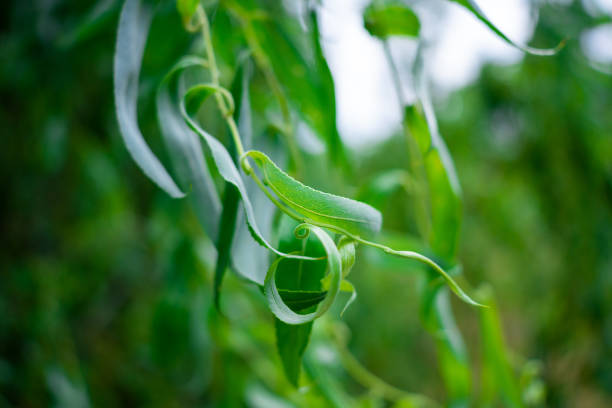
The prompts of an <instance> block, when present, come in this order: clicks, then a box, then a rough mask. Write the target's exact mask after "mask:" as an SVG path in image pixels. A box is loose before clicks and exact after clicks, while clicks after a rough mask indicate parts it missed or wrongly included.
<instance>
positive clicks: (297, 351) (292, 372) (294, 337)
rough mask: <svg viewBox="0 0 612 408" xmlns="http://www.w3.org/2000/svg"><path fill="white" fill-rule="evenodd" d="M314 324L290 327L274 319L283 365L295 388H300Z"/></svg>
mask: <svg viewBox="0 0 612 408" xmlns="http://www.w3.org/2000/svg"><path fill="white" fill-rule="evenodd" d="M312 324H313V322H308V323H304V324H298V325H290V324H287V323H284V322H282V321H280V320H279V319H274V327H275V329H276V346H277V348H278V354H279V355H280V358H281V362H282V363H283V368H284V370H285V375H286V376H287V379H288V380H289V382H290V383H291V384H293V386H294V387H298V386H299V380H300V372H301V371H302V357H303V356H304V352H305V351H306V347H307V346H308V341H309V340H310V332H311V331H312Z"/></svg>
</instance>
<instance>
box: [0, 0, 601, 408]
mask: <svg viewBox="0 0 612 408" xmlns="http://www.w3.org/2000/svg"><path fill="white" fill-rule="evenodd" d="M120 6H121V2H120V1H114V0H101V1H99V2H97V3H96V4H95V5H94V6H93V7H92V5H91V4H88V3H87V2H77V1H69V0H64V1H57V2H39V3H36V4H34V3H32V4H30V3H29V2H17V1H15V2H4V3H3V4H2V5H0V56H1V58H2V63H1V64H0V100H1V101H2V105H1V107H0V129H3V132H4V140H5V143H4V146H3V149H2V150H1V152H0V166H2V171H1V172H0V177H2V185H3V186H5V188H6V192H5V193H4V195H3V198H2V200H0V205H1V210H2V211H1V212H0V214H1V215H0V216H1V217H2V218H1V220H2V221H1V224H0V226H1V228H2V242H3V245H2V249H1V250H0V263H1V264H0V267H1V270H2V281H1V283H0V316H2V318H1V319H0V405H2V406H47V405H55V406H75V407H76V406H139V405H152V406H201V405H204V406H208V405H212V406H232V407H233V406H250V407H274V406H280V407H283V406H293V405H298V406H327V405H332V406H340V407H345V406H349V405H358V406H364V407H370V406H373V407H377V406H386V405H389V402H388V401H387V402H385V399H384V398H382V397H381V396H382V395H388V394H389V390H388V389H383V390H381V388H376V387H370V389H367V388H364V386H363V382H364V381H362V380H363V375H359V374H357V375H355V372H356V370H357V372H358V369H356V368H355V367H354V364H353V365H352V363H351V361H352V360H350V358H351V355H350V354H347V353H343V351H342V350H343V348H342V346H338V350H334V345H333V343H331V342H330V340H329V336H328V334H327V333H329V332H334V333H337V334H338V335H341V336H340V337H342V341H340V342H339V343H340V344H346V347H348V349H350V350H351V351H352V352H353V354H354V355H355V356H356V357H357V359H358V360H359V361H361V364H362V365H363V366H365V367H367V369H368V370H369V371H371V372H372V373H374V374H376V375H378V376H380V377H382V378H384V379H385V380H386V381H387V382H388V383H390V384H393V385H394V386H396V387H398V388H401V389H406V390H412V391H417V392H418V393H419V394H423V395H428V396H431V397H432V398H433V399H435V400H437V401H444V400H445V395H446V394H447V393H448V392H449V390H448V388H447V387H445V386H444V381H443V378H441V374H440V373H439V372H438V370H437V368H436V365H437V363H436V360H437V358H436V350H435V347H434V344H433V342H432V341H431V336H430V335H429V334H428V333H427V331H425V330H424V329H423V325H422V322H420V321H419V308H420V301H419V297H420V296H421V293H420V291H419V290H418V289H417V288H418V285H419V283H422V282H421V279H420V275H418V274H409V275H402V274H398V273H393V271H396V270H397V269H399V268H400V266H398V264H397V262H398V261H397V260H395V259H386V258H384V259H383V258H381V257H380V254H378V253H374V252H372V251H370V250H366V249H364V248H359V249H358V251H357V253H358V256H359V255H362V258H361V259H364V258H365V259H366V261H365V262H356V263H355V266H354V270H353V271H352V272H351V280H352V281H353V284H354V286H355V287H356V288H357V290H358V291H359V301H358V302H355V303H354V304H353V305H352V306H351V308H350V309H349V310H348V311H347V313H346V314H345V315H344V317H343V320H344V322H345V323H346V326H347V327H350V328H351V332H350V334H351V336H350V337H349V336H348V333H347V327H345V326H339V327H337V325H338V324H339V323H333V322H332V321H330V320H323V321H320V322H319V321H317V323H316V324H315V325H314V328H313V333H312V339H311V345H310V346H309V351H308V352H307V353H306V360H305V372H306V374H307V375H308V377H309V378H310V379H311V382H310V383H309V385H308V387H307V388H306V389H297V390H296V389H295V388H294V387H293V386H292V385H291V384H290V382H289V381H288V380H287V379H286V378H285V376H284V374H283V370H282V364H283V363H282V362H281V358H280V357H279V356H278V354H277V350H276V344H275V342H276V339H275V321H274V319H273V317H272V315H271V314H270V313H269V310H268V309H267V305H266V303H265V299H264V296H263V295H262V294H261V292H260V291H259V289H258V288H257V287H255V286H253V285H250V284H245V283H244V282H243V281H242V279H240V278H238V277H237V276H235V275H232V274H228V277H227V279H226V280H225V282H224V286H223V298H222V304H223V306H224V311H225V313H226V315H227V316H226V317H222V316H220V315H218V314H217V313H216V312H215V310H214V308H213V307H212V285H213V273H214V267H215V259H216V258H215V253H214V251H215V250H214V245H213V242H211V239H210V238H208V237H206V235H205V234H204V233H203V231H202V228H201V227H200V225H199V223H198V218H197V216H196V215H195V214H194V211H193V209H192V208H191V207H190V206H189V205H188V202H187V201H186V200H182V201H178V200H172V199H170V198H169V197H167V196H166V195H165V194H164V193H163V192H162V191H161V190H159V189H157V187H156V186H155V185H154V184H153V183H151V182H150V181H149V180H147V179H146V178H145V177H143V175H142V172H141V171H140V170H139V169H138V168H137V167H136V166H135V165H134V164H133V162H132V160H131V158H130V157H129V155H128V153H127V151H126V150H125V147H124V145H123V142H122V140H121V138H120V136H119V133H118V129H117V125H116V118H115V111H114V105H113V95H112V58H113V51H114V40H115V33H116V23H117V19H118V15H119V10H120ZM270 7H272V9H273V10H274V12H277V13H279V14H278V15H282V14H280V13H282V10H280V7H279V6H278V5H275V6H270ZM232 18H235V17H232V16H230V15H229V14H228V13H227V12H226V11H224V10H223V9H220V10H219V11H218V13H217V14H216V17H215V20H214V21H213V40H214V42H215V49H216V50H218V54H219V59H220V64H221V75H222V80H223V81H225V82H226V83H227V82H230V79H231V78H232V74H233V73H232V68H231V67H232V66H234V65H235V62H236V61H234V59H235V55H236V52H235V51H236V50H237V49H239V48H240V47H241V46H243V45H244V41H243V40H242V39H240V38H239V35H238V34H237V33H238V32H239V30H238V27H239V24H237V23H236V22H235V21H233V20H232ZM595 20H596V19H594V18H593V17H590V16H588V15H587V14H586V13H585V12H584V10H583V9H582V8H581V6H580V5H579V4H578V3H575V4H574V3H572V4H571V5H570V6H567V7H559V6H556V7H545V8H543V9H542V12H541V16H540V22H539V25H538V28H537V31H536V38H535V39H534V43H538V44H540V43H542V44H553V43H555V42H556V41H557V40H558V39H559V38H563V37H565V36H570V38H576V37H577V36H578V34H579V33H580V31H581V30H582V29H584V28H585V27H590V26H592V25H594V24H596V23H597V21H595ZM294 23H295V21H293V20H292V19H290V18H289V17H287V16H284V18H279V19H278V20H277V21H274V25H278V26H279V27H282V28H283V30H285V31H283V32H285V33H288V34H287V35H290V34H291V35H292V34H293V33H294V32H295V31H296V30H297V28H296V27H297V26H298V24H294ZM266 24H268V23H266ZM261 25H265V24H263V23H262V24H261ZM276 29H277V28H275V30H276ZM274 32H275V33H276V32H277V31H274ZM221 38H223V39H224V40H222V39H221ZM162 39H163V41H162ZM265 40H266V41H271V42H273V43H274V42H275V41H280V44H281V46H283V47H284V46H286V44H285V42H284V41H283V40H282V39H280V40H279V39H275V38H266V39H265ZM149 41H150V42H151V43H155V44H156V47H155V49H154V50H152V49H150V48H148V49H147V51H146V52H145V59H144V63H143V72H142V75H141V83H140V86H141V96H142V97H141V98H140V106H139V118H140V121H139V123H140V126H141V128H142V130H143V133H144V134H146V135H147V136H148V137H147V141H148V143H150V144H151V146H152V149H153V151H155V152H156V154H158V156H159V157H161V159H162V161H163V162H168V160H167V159H168V158H167V157H166V156H165V153H164V148H163V143H162V140H161V138H160V137H159V130H158V128H157V120H156V119H155V106H154V99H155V98H154V95H155V89H156V87H157V85H158V84H159V82H160V81H161V79H162V77H163V75H165V74H166V72H167V70H168V69H169V67H170V66H171V65H172V64H173V63H174V62H175V61H176V60H177V59H178V58H179V57H180V56H181V55H183V54H184V53H186V52H187V51H188V50H190V49H192V48H193V46H192V44H191V40H190V35H189V34H188V33H186V32H185V31H184V30H183V21H182V20H181V17H180V16H179V15H178V14H177V13H176V11H175V9H174V6H173V5H172V4H170V5H167V4H165V3H164V5H162V6H161V7H160V10H159V11H158V14H157V15H156V17H155V20H154V23H153V26H152V32H151V39H150V40H149ZM224 41H225V43H224ZM222 44H225V47H224V46H223V45H222ZM195 47H196V50H197V49H198V48H197V47H198V46H197V45H196V46H195ZM300 47H302V48H305V49H306V48H307V45H306V44H302V43H300ZM200 50H201V49H200ZM277 51H278V52H279V53H281V52H282V53H283V54H282V55H280V56H278V58H277V59H276V60H275V61H273V62H272V69H273V70H275V72H277V75H279V77H280V79H281V80H283V78H282V76H281V75H280V74H279V69H280V70H281V71H280V72H281V73H282V68H279V67H278V66H275V65H274V64H275V63H276V64H278V60H282V58H283V57H284V56H286V55H287V54H286V53H284V51H282V48H278V49H277ZM290 55H294V54H290ZM295 55H298V54H295ZM314 60H315V61H320V60H318V59H317V58H314ZM290 62H291V61H289V62H286V63H288V64H289V63H290ZM281 67H282V65H281ZM316 67H317V68H316V69H318V70H320V71H318V72H324V71H325V70H327V67H326V66H325V65H321V64H320V63H319V64H318V65H316ZM262 77H263V75H262V74H261V73H259V74H257V75H255V76H254V78H253V79H252V81H253V86H252V89H251V92H252V100H253V102H252V104H253V111H255V112H260V113H261V115H260V116H265V117H269V116H272V117H276V116H282V107H273V108H271V109H268V110H266V108H264V106H267V103H268V102H269V100H270V99H271V96H270V95H269V93H267V92H266V89H267V88H266V87H265V86H263V85H262V83H263V79H262ZM316 78H321V77H320V76H316ZM286 81H289V82H290V81H291V80H290V79H286ZM313 81H314V80H313ZM305 84H308V83H306V82H303V83H301V84H296V87H295V88H292V92H294V94H295V95H296V96H295V98H297V99H298V100H299V101H300V106H298V108H299V109H300V110H301V112H302V114H303V115H304V120H305V121H308V122H309V123H311V126H313V127H315V128H321V129H327V131H328V132H330V133H331V134H332V137H331V139H330V144H329V145H328V150H329V151H330V153H332V155H337V156H340V157H341V156H343V155H344V154H345V153H344V152H343V151H342V148H341V146H340V145H338V144H337V143H338V141H337V140H336V139H335V138H336V136H337V135H336V134H335V133H334V132H335V130H334V129H331V128H333V125H331V124H330V123H329V122H328V121H326V119H327V117H319V116H318V115H317V113H318V110H317V106H321V105H322V106H327V108H326V109H333V107H329V106H333V103H332V102H333V99H330V98H332V97H333V96H330V95H327V94H325V91H324V89H326V88H325V86H324V85H325V84H323V85H321V87H320V88H319V87H316V88H310V87H307V86H304V85H305ZM297 85H300V86H297ZM330 104H331V105H330ZM436 110H437V113H438V118H439V120H440V128H441V133H442V134H443V135H444V137H445V139H446V141H447V143H448V146H449V150H450V152H451V153H452V156H453V158H454V160H455V164H456V167H457V172H458V174H459V177H460V179H461V184H462V187H463V200H464V202H463V210H462V211H463V226H462V228H461V237H460V239H459V240H458V242H459V253H458V256H457V257H458V258H459V259H460V260H461V262H462V264H463V271H464V274H465V275H466V277H467V278H468V280H469V281H471V282H486V283H488V285H489V286H488V287H487V286H482V287H480V288H479V290H478V293H479V295H480V296H483V297H485V298H486V297H487V296H489V295H490V293H495V299H496V302H495V303H496V307H495V308H494V309H495V310H494V311H498V312H499V316H498V315H496V314H495V313H494V311H488V310H487V311H481V310H475V309H473V308H469V307H467V306H465V305H464V304H461V303H460V302H458V301H456V300H449V299H446V301H451V302H452V305H453V310H454V311H455V315H456V316H455V319H456V321H457V324H458V326H459V328H460V329H461V331H462V333H463V335H464V337H465V339H464V342H465V343H466V344H468V345H469V347H468V352H467V355H468V356H469V366H470V367H472V371H471V382H472V384H471V385H469V384H468V385H467V386H468V387H469V389H471V390H473V394H474V395H478V396H479V397H477V398H475V399H474V401H473V404H474V405H477V406H515V405H517V403H516V400H517V399H518V400H520V401H522V403H523V404H525V405H530V406H538V405H544V406H567V407H571V406H588V407H599V406H601V407H606V406H610V405H611V404H612V317H611V316H612V314H611V313H610V312H611V311H612V114H610V112H612V77H610V76H607V75H605V74H603V73H601V72H598V71H596V70H594V69H593V68H592V67H591V66H590V65H589V64H588V63H587V62H586V60H585V59H584V57H583V56H582V54H581V52H580V45H579V42H578V41H574V40H570V41H569V43H568V45H567V46H566V48H565V49H564V50H562V51H561V52H560V53H559V54H558V55H556V56H554V57H548V58H541V57H533V56H526V57H525V59H524V60H523V61H522V62H521V63H520V64H518V65H516V66H510V67H495V66H490V67H486V68H485V69H484V70H483V71H482V74H481V76H480V78H479V79H478V81H477V82H476V83H475V84H473V85H470V86H469V87H467V88H466V89H463V90H461V91H459V92H456V93H453V94H451V95H450V96H449V97H448V98H447V99H446V100H443V101H439V102H438V103H436ZM203 115H206V113H203ZM254 120H256V119H254ZM207 123H211V125H210V128H207V130H210V131H211V133H213V134H215V135H216V136H218V137H219V138H220V139H221V140H224V141H226V140H227V134H226V133H225V130H224V126H223V123H222V122H221V121H220V120H216V121H215V120H212V119H211V120H210V121H208V122H207ZM254 127H255V128H256V129H262V128H263V127H265V124H262V123H256V124H255V126H254ZM330 129H331V130H330ZM260 133H261V132H260ZM272 140H273V141H274V143H277V139H272ZM277 144H278V143H277ZM409 148H410V146H407V145H406V139H405V137H404V136H403V135H397V136H396V137H393V138H391V139H389V140H387V141H385V142H384V143H381V144H380V145H378V146H377V147H376V148H373V149H369V150H368V151H367V152H362V151H350V152H346V154H347V155H348V157H349V158H348V159H347V160H348V161H349V162H350V163H351V164H352V166H346V168H342V169H337V168H331V167H328V164H327V163H328V161H327V159H326V158H324V157H319V156H306V157H307V160H308V162H309V163H310V166H312V171H309V172H308V173H306V174H303V178H304V179H305V180H306V181H307V182H308V183H309V184H311V185H315V186H317V187H326V188H327V191H338V192H340V193H350V192H354V191H357V190H359V189H360V188H361V190H360V191H365V190H366V188H365V187H363V186H362V185H363V184H366V183H367V182H368V181H370V180H371V179H372V178H374V177H375V176H376V175H379V174H380V173H381V172H383V171H386V170H388V169H405V168H406V157H407V155H408V152H409ZM292 166H295V167H296V168H298V169H299V166H300V165H299V163H292ZM347 172H353V173H351V177H347V178H343V177H346V173H347ZM213 174H214V171H213ZM400 179H401V177H400ZM362 180H363V182H361V181H362ZM375 185H376V186H377V187H380V184H378V183H375ZM377 195H378V194H377ZM407 203H408V204H407ZM375 205H376V206H377V207H378V206H379V205H380V207H379V209H381V211H382V212H383V213H384V215H385V218H384V227H385V230H386V235H385V239H386V240H387V241H388V242H400V243H404V244H406V243H407V244H409V245H408V247H410V248H415V247H416V245H419V244H418V241H416V240H413V241H410V240H411V238H410V237H409V236H408V235H407V233H409V232H410V233H412V234H415V233H416V232H417V231H419V226H418V225H416V222H415V221H414V220H413V218H410V217H407V216H406V214H407V213H409V212H414V211H417V209H414V208H411V206H413V205H415V204H413V201H411V193H410V191H407V190H406V189H401V188H399V189H395V190H392V193H391V194H390V196H389V199H388V200H386V201H385V202H381V203H380V204H375ZM279 222H282V221H279ZM278 240H281V242H282V237H277V241H278ZM287 245H289V246H290V245H291V244H289V243H287ZM420 245H422V244H420ZM286 262H293V261H286ZM284 268H287V266H285V267H284ZM414 269H416V267H414ZM287 270H289V269H287ZM279 274H280V275H281V277H280V278H281V279H282V278H283V276H282V275H283V270H281V271H279ZM286 284H287V286H291V284H292V283H291V282H290V281H288V283H286ZM343 296H346V298H348V295H343ZM339 306H341V305H339ZM339 309H340V308H338V310H335V311H334V313H335V314H337V313H338V312H339ZM479 327H480V328H482V327H488V328H490V330H489V331H487V333H489V334H491V337H487V336H484V337H483V336H481V335H480V334H479ZM501 332H503V333H501ZM499 344H502V346H499ZM504 345H505V346H506V347H507V348H506V350H505V355H500V354H496V353H495V352H493V353H491V350H492V349H493V350H495V349H496V348H497V349H502V347H503V346H504ZM487 353H488V354H492V355H493V358H489V359H488V360H487V361H499V362H500V363H499V365H495V364H494V365H487V364H486V363H484V364H483V359H486V355H487ZM504 360H505V361H504ZM347 361H348V364H347ZM357 364H359V363H357ZM343 367H344V368H343ZM347 367H352V369H353V371H352V373H348V372H347V370H346V368H347ZM508 367H511V369H510V371H512V372H510V371H508ZM361 374H363V373H361ZM513 375H514V376H515V377H517V378H518V379H519V381H518V386H519V388H520V390H516V389H515V388H513V387H514V386H513V385H508V383H509V382H512V381H506V377H507V376H513ZM460 376H461V374H459V375H458V376H457V377H456V378H460ZM500 378H503V379H501V380H500ZM366 381H367V379H366ZM496 381H497V382H499V383H500V384H502V385H500V386H499V387H500V388H499V389H498V388H495V387H497V386H496V385H494V384H493V383H495V382H496ZM492 384H493V385H492ZM370 385H372V384H370ZM381 387H382V386H381ZM382 388H384V387H382ZM500 390H501V391H500ZM392 392H393V391H392ZM517 393H520V395H518V396H517ZM498 394H499V395H498ZM402 398H404V399H403V402H398V403H397V404H396V406H412V405H410V404H412V403H413V402H414V400H412V399H411V396H410V395H403V396H402ZM387 400H388V399H387ZM520 401H519V402H518V404H520V403H521V402H520ZM417 402H418V401H417ZM418 403H420V402H418ZM424 404H425V405H426V403H424Z"/></svg>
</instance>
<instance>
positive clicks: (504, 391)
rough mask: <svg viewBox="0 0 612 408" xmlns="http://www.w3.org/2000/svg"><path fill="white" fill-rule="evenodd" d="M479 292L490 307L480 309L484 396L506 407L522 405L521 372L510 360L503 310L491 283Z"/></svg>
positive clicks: (487, 400)
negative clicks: (504, 332)
mask: <svg viewBox="0 0 612 408" xmlns="http://www.w3.org/2000/svg"><path fill="white" fill-rule="evenodd" d="M478 294H479V298H480V300H481V301H483V302H486V303H487V304H488V305H489V308H488V309H482V310H480V311H479V322H480V336H481V339H482V353H483V370H482V371H483V372H482V387H483V397H484V398H485V402H486V403H488V404H490V405H495V403H496V402H501V403H502V405H503V406H505V407H522V406H523V402H522V401H521V392H520V387H519V384H518V381H517V380H518V379H517V375H516V374H515V373H514V372H513V370H512V367H511V366H510V364H509V361H508V355H507V351H506V350H507V348H506V345H505V342H504V335H503V330H502V325H501V322H500V319H499V311H498V309H497V305H496V304H495V299H494V297H493V292H492V289H491V288H490V287H488V286H486V287H482V288H479V291H478ZM498 396H499V397H501V401H495V399H496V397H498Z"/></svg>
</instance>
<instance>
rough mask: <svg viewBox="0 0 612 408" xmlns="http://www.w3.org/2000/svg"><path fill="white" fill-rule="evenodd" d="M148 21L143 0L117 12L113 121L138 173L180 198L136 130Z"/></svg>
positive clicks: (132, 1)
mask: <svg viewBox="0 0 612 408" xmlns="http://www.w3.org/2000/svg"><path fill="white" fill-rule="evenodd" d="M152 18H153V7H152V6H151V5H150V4H149V2H147V1H146V0H126V2H125V4H124V5H123V9H122V10H121V16H120V17H119V29H118V30H117V43H116V48H115V57H114V66H113V79H114V93H115V108H116V113H117V121H118V122H119V129H120V131H121V132H120V133H121V136H122V137H123V141H124V143H125V145H126V147H127V149H128V151H129V152H130V155H131V156H132V158H133V159H134V161H135V162H136V163H137V164H138V166H140V168H141V169H142V171H143V172H144V173H145V174H146V175H147V177H149V178H150V179H151V180H153V181H154V182H155V183H156V184H157V185H158V186H159V187H160V188H161V189H162V190H164V191H165V192H167V193H168V194H169V195H170V196H172V197H174V198H180V197H183V196H184V195H185V194H184V193H183V192H182V191H181V190H180V189H179V188H178V187H177V185H176V184H175V182H174V180H172V177H170V175H169V174H168V172H167V171H166V169H165V168H164V166H163V165H162V164H161V162H160V161H159V159H158V158H157V157H156V156H155V154H153V152H152V151H151V149H150V148H149V146H148V145H147V143H146V142H145V140H144V137H143V136H142V133H141V132H140V129H139V127H138V119H137V109H136V105H137V100H138V77H139V74H140V66H141V63H142V55H143V53H144V47H145V44H146V41H147V35H148V33H149V27H150V25H151V19H152Z"/></svg>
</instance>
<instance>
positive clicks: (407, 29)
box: [363, 2, 421, 39]
mask: <svg viewBox="0 0 612 408" xmlns="http://www.w3.org/2000/svg"><path fill="white" fill-rule="evenodd" d="M363 23H364V26H365V28H366V30H368V32H369V33H370V34H371V35H373V36H374V37H378V38H382V39H385V38H387V37H391V36H405V37H418V35H419V31H420V28H421V23H420V22H419V19H418V17H417V16H416V14H414V12H413V11H412V10H411V9H409V8H408V7H407V6H406V5H405V4H403V3H400V2H385V3H383V4H379V3H374V4H372V5H370V6H369V7H367V8H366V9H365V11H364V14H363Z"/></svg>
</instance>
